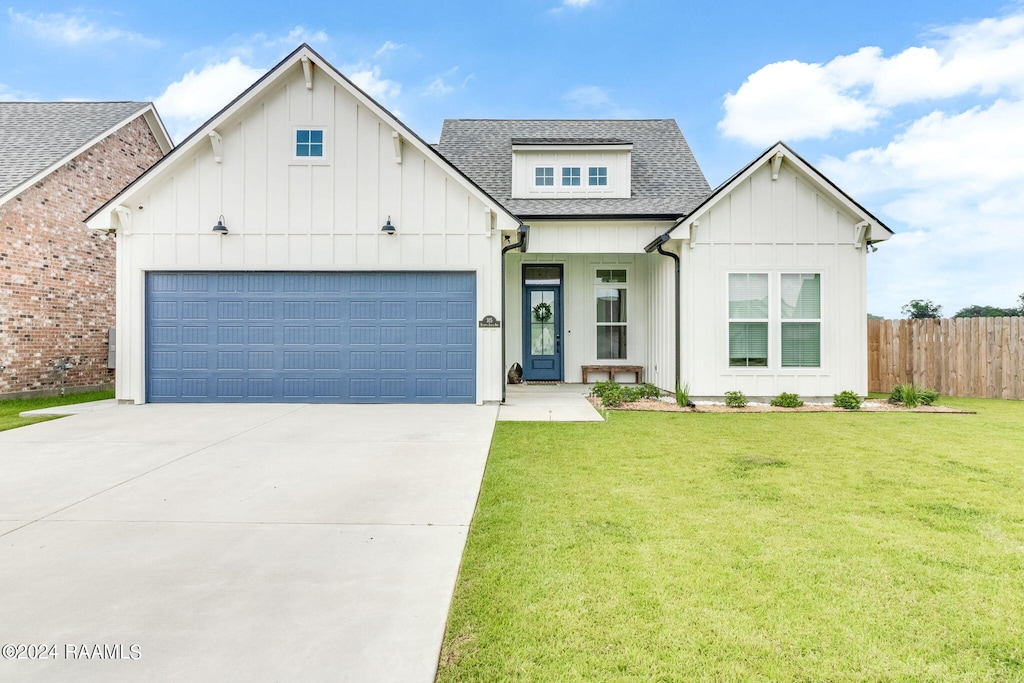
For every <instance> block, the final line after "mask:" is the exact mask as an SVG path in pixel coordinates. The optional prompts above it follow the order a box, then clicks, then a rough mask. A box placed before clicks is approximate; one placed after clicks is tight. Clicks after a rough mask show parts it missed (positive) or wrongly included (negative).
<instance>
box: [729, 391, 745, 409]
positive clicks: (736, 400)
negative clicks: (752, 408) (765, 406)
mask: <svg viewBox="0 0 1024 683" xmlns="http://www.w3.org/2000/svg"><path fill="white" fill-rule="evenodd" d="M747 403H749V401H748V400H747V397H746V395H744V393H743V392H742V391H727V392H725V405H727V406H729V407H730V408H742V407H743V406H745V405H747Z"/></svg>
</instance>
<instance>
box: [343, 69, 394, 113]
mask: <svg viewBox="0 0 1024 683" xmlns="http://www.w3.org/2000/svg"><path fill="white" fill-rule="evenodd" d="M341 72H342V73H343V74H345V75H346V76H347V77H348V78H349V80H350V81H352V82H353V83H355V84H356V85H358V86H359V87H360V88H362V90H363V91H364V92H365V93H366V94H367V95H369V96H370V97H372V98H373V99H375V100H378V101H379V102H381V103H382V104H385V105H386V104H387V103H388V102H389V101H392V100H395V99H397V98H398V96H399V95H401V94H402V84H401V83H398V82H396V81H389V80H388V79H386V78H381V75H380V67H379V66H375V65H372V64H354V65H350V66H345V67H342V69H341Z"/></svg>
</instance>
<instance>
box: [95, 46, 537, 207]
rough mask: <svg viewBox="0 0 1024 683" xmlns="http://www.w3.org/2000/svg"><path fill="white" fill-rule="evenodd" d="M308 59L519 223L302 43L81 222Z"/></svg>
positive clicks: (156, 172)
mask: <svg viewBox="0 0 1024 683" xmlns="http://www.w3.org/2000/svg"><path fill="white" fill-rule="evenodd" d="M304 59H308V60H309V62H310V63H311V64H315V65H316V66H317V67H318V68H320V69H321V70H322V71H323V72H324V73H325V74H328V75H329V76H330V77H331V78H333V80H334V81H335V82H336V83H338V84H339V85H341V86H342V87H343V88H345V89H346V90H348V91H349V92H350V93H352V95H353V96H354V97H355V98H356V100H357V101H359V102H360V104H362V105H364V106H366V107H367V108H368V109H369V110H370V111H372V112H373V113H374V114H376V115H377V116H379V117H380V118H382V119H384V121H386V122H388V123H389V125H391V126H392V127H393V128H394V129H395V132H396V133H398V134H399V135H400V136H401V138H402V139H403V140H404V141H406V142H408V143H409V144H412V145H413V146H414V147H416V148H417V149H418V150H420V152H421V153H423V154H425V155H427V156H428V157H430V158H433V159H435V160H436V161H437V163H439V164H440V165H442V166H443V167H445V168H447V169H449V170H450V171H451V172H452V174H453V176H454V177H455V179H456V180H457V181H458V182H460V183H461V184H463V185H464V186H465V187H466V189H468V190H469V191H470V192H471V193H472V194H474V195H476V196H478V197H479V198H480V199H481V201H483V202H484V203H485V204H490V205H491V206H492V207H493V208H494V210H495V211H496V212H500V213H503V214H506V215H507V216H508V217H509V218H510V219H511V220H513V221H515V222H516V223H520V224H521V221H520V220H519V219H518V218H516V217H515V215H513V214H512V213H511V212H510V211H509V210H508V209H506V208H505V207H504V206H502V205H501V203H500V202H498V201H497V200H496V199H495V198H494V197H492V196H491V195H490V194H488V193H487V191H486V189H485V188H483V187H481V186H480V185H478V184H477V183H476V182H474V180H473V179H472V178H471V177H470V176H469V175H467V174H466V173H464V172H463V171H462V170H461V169H460V168H458V167H457V166H455V165H454V164H452V162H450V161H449V160H448V159H445V158H444V157H443V156H441V154H440V153H439V152H438V151H437V149H436V148H435V146H434V145H431V144H429V143H427V142H426V141H424V140H423V138H421V137H420V136H419V135H417V134H416V133H415V132H413V130H412V129H410V128H409V127H408V126H406V125H405V124H404V123H402V122H401V121H399V120H398V118H396V117H395V115H394V114H392V113H391V112H390V111H388V110H387V109H385V108H384V107H383V106H381V104H380V103H379V102H377V101H376V100H375V99H373V98H372V97H370V96H369V95H368V94H366V92H365V91H364V90H363V89H362V88H360V87H359V86H357V85H356V84H355V83H353V82H352V81H350V80H349V79H348V78H346V77H345V75H344V74H342V73H341V72H340V71H338V70H337V69H336V68H334V65H333V64H331V63H330V62H328V61H327V60H326V59H324V58H323V57H321V56H320V55H319V54H318V53H317V52H316V50H314V49H313V48H311V47H310V46H309V45H307V44H306V43H303V44H302V45H300V46H299V47H297V48H295V50H293V51H292V52H291V54H289V55H288V56H287V57H285V58H284V59H282V60H281V61H280V62H278V63H277V64H276V65H275V66H274V67H272V68H271V69H270V70H269V71H267V73H265V74H263V76H261V77H260V78H259V79H257V80H256V82H255V83H253V84H252V85H251V86H249V87H248V88H246V89H245V90H244V91H243V92H242V93H240V94H239V95H238V97H236V98H235V99H233V100H232V101H231V102H229V103H228V104H227V105H226V106H225V107H224V108H223V109H221V110H220V111H219V112H217V113H216V114H214V115H213V116H212V117H211V118H210V119H209V120H207V121H206V123H204V124H202V125H201V126H199V127H198V128H196V129H195V130H194V131H192V133H191V134H190V135H189V136H188V137H187V138H185V139H184V140H183V141H182V142H181V144H179V145H178V146H177V147H175V148H174V150H173V151H171V153H169V154H167V155H166V156H164V157H163V158H162V159H160V160H159V161H157V162H156V163H155V164H153V165H152V166H150V167H149V168H148V169H147V170H146V171H145V172H144V173H143V174H142V175H140V176H139V177H138V178H136V179H135V180H134V181H132V182H131V183H130V184H129V185H128V186H127V187H126V188H124V189H123V190H121V192H119V193H118V194H117V195H115V196H114V197H112V198H111V199H110V200H109V201H107V202H106V203H105V204H104V205H103V206H101V207H100V208H98V209H96V210H95V211H94V212H93V213H92V214H91V215H90V216H89V217H88V218H86V219H85V222H86V223H87V224H91V223H92V221H93V220H94V219H95V218H96V217H97V216H99V215H101V214H102V213H104V212H106V211H107V210H108V209H109V208H110V207H111V206H114V205H115V204H117V202H119V201H120V200H121V198H122V197H124V196H125V195H127V194H128V193H130V192H132V191H134V190H136V189H138V188H141V187H145V186H146V184H148V183H149V182H150V181H151V180H152V179H153V178H155V177H157V176H158V175H160V173H161V171H162V170H163V168H164V167H165V166H167V165H168V164H171V163H173V162H174V160H176V159H178V158H180V157H181V155H183V154H185V153H187V151H188V150H190V149H193V148H195V146H196V145H199V144H209V143H208V142H206V140H207V135H208V134H209V133H211V132H215V131H216V128H217V126H218V125H220V124H222V123H223V122H224V121H225V120H227V119H228V118H230V117H231V116H232V115H234V114H235V113H236V112H238V111H240V110H241V109H243V108H244V107H245V106H246V105H247V104H248V103H249V102H251V101H252V100H253V99H254V98H256V97H258V96H259V95H260V93H262V92H263V91H264V90H266V89H267V88H269V87H270V86H271V84H273V83H274V82H275V81H276V80H277V79H278V77H280V76H282V74H284V72H286V71H287V70H288V69H290V68H291V67H293V66H295V65H296V64H298V63H300V62H301V61H302V60H304Z"/></svg>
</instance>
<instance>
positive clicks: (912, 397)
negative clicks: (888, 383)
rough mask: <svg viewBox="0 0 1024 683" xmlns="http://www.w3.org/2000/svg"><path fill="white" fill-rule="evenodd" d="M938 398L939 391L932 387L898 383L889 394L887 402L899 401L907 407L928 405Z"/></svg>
mask: <svg viewBox="0 0 1024 683" xmlns="http://www.w3.org/2000/svg"><path fill="white" fill-rule="evenodd" d="M938 400H939V392H937V391H935V390H934V389H922V388H921V387H919V386H917V385H916V384H898V385H896V386H895V387H893V389H892V393H891V394H890V395H889V403H901V404H903V405H904V406H905V407H907V408H916V407H917V406H919V405H922V406H930V405H932V404H934V403H935V402H936V401H938Z"/></svg>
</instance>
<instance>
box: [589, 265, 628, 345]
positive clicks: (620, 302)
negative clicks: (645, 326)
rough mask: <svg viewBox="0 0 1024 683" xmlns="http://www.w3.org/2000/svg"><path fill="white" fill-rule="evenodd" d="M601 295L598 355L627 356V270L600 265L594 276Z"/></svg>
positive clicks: (599, 297) (596, 291)
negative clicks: (602, 267)
mask: <svg viewBox="0 0 1024 683" xmlns="http://www.w3.org/2000/svg"><path fill="white" fill-rule="evenodd" d="M594 291H595V296H596V299H597V357H598V359H599V360H606V359H613V360H614V359H623V358H626V293H627V291H628V283H627V282H626V270H625V269H623V268H615V269H611V268H609V269H600V270H598V271H597V276H596V277H595V278H594Z"/></svg>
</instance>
